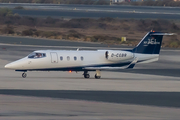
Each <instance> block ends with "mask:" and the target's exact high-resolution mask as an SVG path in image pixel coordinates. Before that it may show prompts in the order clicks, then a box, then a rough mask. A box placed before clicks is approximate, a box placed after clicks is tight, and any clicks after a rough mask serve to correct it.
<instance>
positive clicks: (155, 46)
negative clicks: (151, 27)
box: [133, 32, 174, 54]
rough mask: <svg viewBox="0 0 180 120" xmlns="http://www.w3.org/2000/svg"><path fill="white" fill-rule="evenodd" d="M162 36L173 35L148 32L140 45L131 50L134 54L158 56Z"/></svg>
mask: <svg viewBox="0 0 180 120" xmlns="http://www.w3.org/2000/svg"><path fill="white" fill-rule="evenodd" d="M164 35H174V34H173V33H161V32H148V33H147V34H146V35H145V36H144V38H143V39H142V40H141V41H140V43H139V44H138V45H137V46H136V47H135V48H134V49H133V52H134V53H141V54H159V52H160V49H161V44H162V39H163V36H164Z"/></svg>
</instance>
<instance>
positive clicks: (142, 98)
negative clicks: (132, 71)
mask: <svg viewBox="0 0 180 120" xmlns="http://www.w3.org/2000/svg"><path fill="white" fill-rule="evenodd" d="M0 94H3V95H16V96H34V97H49V98H56V99H73V100H87V101H98V102H109V103H119V104H135V105H150V106H161V107H176V108H180V102H179V100H180V92H138V91H81V90H14V89H11V90H9V89H2V90H0Z"/></svg>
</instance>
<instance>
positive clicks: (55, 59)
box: [51, 52, 58, 63]
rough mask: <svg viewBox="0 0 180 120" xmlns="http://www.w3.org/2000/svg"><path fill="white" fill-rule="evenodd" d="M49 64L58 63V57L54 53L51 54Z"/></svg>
mask: <svg viewBox="0 0 180 120" xmlns="http://www.w3.org/2000/svg"><path fill="white" fill-rule="evenodd" d="M51 63H58V55H57V53H56V52H51Z"/></svg>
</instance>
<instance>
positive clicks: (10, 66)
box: [4, 58, 26, 70]
mask: <svg viewBox="0 0 180 120" xmlns="http://www.w3.org/2000/svg"><path fill="white" fill-rule="evenodd" d="M24 65H26V58H23V59H20V60H17V61H14V62H12V63H9V64H7V65H5V66H4V67H5V68H7V69H13V70H19V69H23V68H24Z"/></svg>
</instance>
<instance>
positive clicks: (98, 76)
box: [83, 70, 101, 79]
mask: <svg viewBox="0 0 180 120" xmlns="http://www.w3.org/2000/svg"><path fill="white" fill-rule="evenodd" d="M83 75H84V78H90V75H89V73H88V71H84V74H83ZM94 77H95V78H96V79H100V78H101V72H100V70H96V74H95V76H94Z"/></svg>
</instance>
